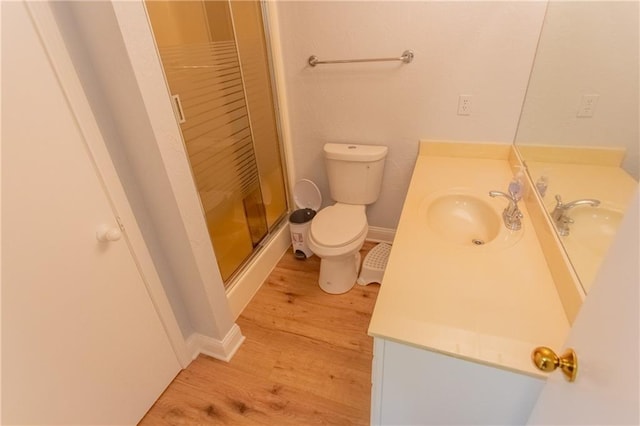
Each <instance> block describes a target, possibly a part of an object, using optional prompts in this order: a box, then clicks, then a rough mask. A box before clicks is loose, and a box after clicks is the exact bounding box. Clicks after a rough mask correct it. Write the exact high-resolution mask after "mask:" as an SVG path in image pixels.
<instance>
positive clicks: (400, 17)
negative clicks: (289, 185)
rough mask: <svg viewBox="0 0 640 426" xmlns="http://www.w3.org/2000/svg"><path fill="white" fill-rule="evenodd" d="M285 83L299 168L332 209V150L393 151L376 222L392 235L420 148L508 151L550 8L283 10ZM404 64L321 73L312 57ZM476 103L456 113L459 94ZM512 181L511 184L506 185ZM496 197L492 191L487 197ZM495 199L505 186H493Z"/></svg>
mask: <svg viewBox="0 0 640 426" xmlns="http://www.w3.org/2000/svg"><path fill="white" fill-rule="evenodd" d="M276 6H277V15H278V20H279V27H278V29H279V31H280V37H281V39H282V46H281V48H282V52H283V62H284V80H285V84H286V90H287V99H286V102H287V107H288V113H289V120H290V122H291V126H290V135H291V143H292V153H293V159H294V163H295V168H296V176H295V177H294V179H300V178H309V179H312V180H314V181H315V182H316V183H317V184H318V185H319V187H320V188H321V190H322V192H323V198H324V200H325V204H327V203H330V202H331V201H330V199H329V191H328V188H327V183H326V178H325V172H324V169H323V162H322V157H321V152H322V145H323V144H324V143H325V142H329V141H331V142H352V143H353V142H360V143H366V144H384V145H388V146H389V156H388V158H387V162H386V169H385V178H384V183H383V187H382V193H381V195H380V199H379V200H378V202H377V203H376V204H374V205H372V206H370V207H369V208H368V213H367V215H368V218H369V224H370V225H374V226H380V227H386V228H395V227H396V225H397V222H398V219H399V217H400V210H401V208H402V203H403V201H404V197H405V194H406V190H407V187H408V185H409V180H410V176H411V170H412V169H413V164H414V161H415V158H416V154H417V149H418V139H420V138H426V139H439V140H443V139H445V140H466V141H492V142H504V143H511V142H512V141H513V137H514V134H515V130H516V126H517V123H518V117H519V114H520V109H521V106H522V102H523V99H524V94H525V90H526V87H527V81H528V78H529V72H530V69H531V64H532V62H533V58H534V53H535V48H536V43H537V41H538V35H539V32H540V27H541V24H542V19H543V16H544V11H545V6H546V3H545V2H435V1H422V2H410V1H409V2H391V1H390V2H375V1H367V2H341V1H338V2H334V1H327V2H325V1H307V2H278V3H277V5H276ZM405 49H413V50H414V52H415V60H414V62H413V63H411V64H409V65H399V64H397V63H386V64H359V65H325V66H317V67H315V68H311V67H309V66H307V65H306V64H307V58H308V57H309V56H310V55H312V54H315V55H318V56H319V57H320V58H321V59H341V58H366V57H381V56H399V55H400V54H401V53H402V51H404V50H405ZM460 94H470V95H473V105H472V114H471V115H470V116H459V115H457V103H458V95H460ZM506 184H507V182H505V185H506ZM488 189H491V188H488ZM495 189H499V188H495Z"/></svg>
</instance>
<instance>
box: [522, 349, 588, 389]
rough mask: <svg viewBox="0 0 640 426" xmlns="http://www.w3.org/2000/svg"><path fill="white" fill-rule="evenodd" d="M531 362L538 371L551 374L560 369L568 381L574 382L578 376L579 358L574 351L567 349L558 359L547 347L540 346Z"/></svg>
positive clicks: (533, 354) (532, 355) (532, 356)
mask: <svg viewBox="0 0 640 426" xmlns="http://www.w3.org/2000/svg"><path fill="white" fill-rule="evenodd" d="M531 360H532V361H533V363H534V364H535V365H536V367H538V369H540V370H542V371H545V372H547V373H550V372H552V371H554V370H555V369H556V368H558V367H560V369H561V370H562V372H563V373H564V376H565V377H566V378H567V380H568V381H570V382H573V381H574V380H575V379H576V376H577V375H578V356H577V355H576V353H575V351H574V350H573V349H567V350H566V351H565V353H563V354H562V356H560V357H558V355H556V353H555V352H553V351H552V350H551V349H549V348H547V347H546V346H539V347H537V348H535V349H534V350H533V352H532V353H531Z"/></svg>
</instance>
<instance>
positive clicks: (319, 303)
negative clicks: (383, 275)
mask: <svg viewBox="0 0 640 426" xmlns="http://www.w3.org/2000/svg"><path fill="white" fill-rule="evenodd" d="M373 246H375V244H374V243H368V242H367V243H365V246H364V247H363V250H362V252H361V253H362V255H363V257H364V254H365V253H366V252H367V251H368V250H369V249H371V248H372V247H373ZM319 266H320V261H319V259H318V258H317V257H315V256H313V257H311V258H310V259H307V260H305V261H300V260H296V259H295V258H294V256H293V254H292V253H291V251H289V252H287V254H285V255H284V257H283V258H282V259H281V260H280V262H279V263H278V265H277V266H276V268H275V269H274V270H273V272H272V273H271V275H270V276H269V278H268V279H267V281H266V282H265V283H264V284H263V286H262V287H261V289H260V290H259V291H258V293H257V294H256V296H255V297H254V298H253V300H252V301H251V302H250V303H249V305H248V306H247V308H246V309H245V310H244V312H243V313H242V315H241V316H240V318H238V321H237V323H238V325H239V326H240V328H241V329H242V333H243V334H244V335H245V336H246V340H245V342H244V343H243V344H242V346H241V347H240V349H239V350H238V352H237V353H236V355H235V356H234V358H233V359H232V360H231V362H229V363H225V362H222V361H218V360H216V359H213V358H210V357H207V356H203V355H201V356H199V357H198V358H197V359H196V360H194V361H193V363H192V364H191V365H190V366H189V367H188V368H187V369H186V370H184V371H182V372H181V373H180V374H179V375H178V376H177V377H176V379H175V380H174V381H173V383H172V384H171V385H170V386H169V387H168V388H167V390H166V391H165V392H164V394H163V395H162V396H161V397H160V398H159V399H158V401H156V403H155V405H154V406H153V407H152V408H151V410H150V411H149V412H148V413H147V415H146V416H145V417H144V418H143V419H142V421H141V423H140V424H142V425H192V424H232V425H243V424H245V425H249V424H269V425H286V424H291V425H311V424H325V423H330V424H349V425H359V424H363V425H364V424H369V407H370V397H371V360H372V345H373V341H372V339H371V338H370V337H369V336H367V327H368V325H369V319H370V317H371V312H372V311H373V306H374V303H375V299H376V296H377V294H378V289H379V285H378V284H372V285H368V286H366V287H363V286H359V285H357V284H356V286H354V288H353V289H352V290H351V291H349V292H348V293H346V294H343V295H330V294H326V293H324V292H323V291H322V290H321V289H320V287H319V286H318V284H317V277H318V270H319Z"/></svg>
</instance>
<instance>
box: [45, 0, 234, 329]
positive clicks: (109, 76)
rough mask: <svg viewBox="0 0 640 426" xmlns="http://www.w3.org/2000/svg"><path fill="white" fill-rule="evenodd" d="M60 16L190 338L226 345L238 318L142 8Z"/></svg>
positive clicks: (101, 7)
mask: <svg viewBox="0 0 640 426" xmlns="http://www.w3.org/2000/svg"><path fill="white" fill-rule="evenodd" d="M115 8H117V11H118V12H119V15H118V16H116V10H115ZM54 12H55V14H56V19H57V21H58V23H59V25H60V27H61V30H62V32H63V36H64V38H65V42H66V44H67V47H68V48H69V50H70V53H71V56H72V59H73V62H74V65H75V67H76V69H77V72H78V74H79V76H80V79H81V81H82V84H83V88H84V90H85V91H86V94H87V97H88V99H89V102H90V104H91V108H92V109H93V112H94V114H95V116H96V119H97V121H98V125H99V126H100V130H101V132H102V134H103V137H104V139H105V143H106V145H107V148H108V149H109V153H110V155H111V156H112V159H113V162H114V165H115V166H116V169H117V171H118V174H119V176H120V178H121V180H122V183H123V186H124V188H125V191H126V192H127V197H128V198H129V200H130V203H131V205H132V208H133V210H134V212H135V215H136V218H137V220H138V223H139V224H140V227H141V230H142V232H143V235H144V238H145V241H146V242H147V244H148V246H149V250H150V252H151V255H152V257H153V260H154V263H155V264H156V267H157V269H158V274H159V275H160V277H161V280H162V284H163V286H164V288H165V291H166V293H167V296H168V298H169V300H170V302H171V306H172V308H173V310H174V313H175V315H176V318H177V319H178V322H179V325H180V328H181V331H182V333H183V335H184V337H185V338H188V337H189V336H191V335H192V334H193V333H194V332H195V333H198V334H200V335H202V336H206V337H209V338H211V339H214V340H217V341H222V340H223V339H224V338H225V336H227V335H228V334H229V333H230V332H232V331H233V327H234V322H233V317H232V314H231V311H230V309H229V306H228V303H227V298H226V295H225V290H224V284H223V281H222V278H221V276H220V273H219V270H218V269H217V265H216V262H215V254H214V252H213V247H212V246H211V241H210V239H209V236H208V231H207V228H206V223H205V221H204V216H203V214H202V206H201V204H200V202H199V198H198V195H197V192H196V189H195V185H194V183H193V180H192V177H191V172H190V168H189V163H188V160H187V156H186V153H185V148H184V145H183V143H182V139H181V138H180V132H179V128H178V127H177V126H178V125H177V123H176V121H175V118H174V116H173V111H172V109H171V107H170V103H169V102H168V101H167V99H168V93H167V92H166V89H165V87H166V86H165V83H164V78H163V75H162V68H161V65H160V63H159V59H158V56H157V54H156V51H155V46H154V44H153V39H152V35H151V30H150V28H149V27H148V25H147V20H146V14H145V11H144V8H143V4H142V2H117V3H113V4H111V3H109V2H70V3H67V2H64V3H63V2H58V3H54ZM126 19H129V21H126V22H123V21H124V20H126ZM125 25H128V26H127V27H126V28H125V27H124V26H125ZM125 30H127V31H128V32H127V34H128V35H129V37H130V40H129V41H130V44H129V45H125V41H124V40H123V32H124V31H125ZM131 39H134V41H131ZM131 49H138V50H137V52H136V53H137V54H135V55H132V54H131V53H130V50H131ZM134 61H137V62H136V63H132V62H134ZM141 61H142V62H143V64H140V62H141ZM139 73H145V75H144V79H142V80H141V79H140V76H139ZM143 95H144V96H146V97H144V96H143ZM151 98H153V100H151Z"/></svg>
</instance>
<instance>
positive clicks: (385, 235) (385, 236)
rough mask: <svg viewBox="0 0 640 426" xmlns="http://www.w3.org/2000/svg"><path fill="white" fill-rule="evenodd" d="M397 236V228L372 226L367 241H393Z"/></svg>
mask: <svg viewBox="0 0 640 426" xmlns="http://www.w3.org/2000/svg"><path fill="white" fill-rule="evenodd" d="M395 236H396V230H395V229H390V228H379V227H377V226H370V227H369V232H367V241H375V242H377V243H389V244H391V243H393V239H394V238H395Z"/></svg>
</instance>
